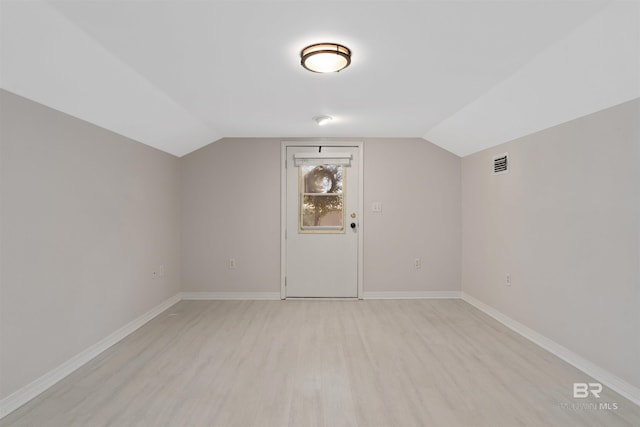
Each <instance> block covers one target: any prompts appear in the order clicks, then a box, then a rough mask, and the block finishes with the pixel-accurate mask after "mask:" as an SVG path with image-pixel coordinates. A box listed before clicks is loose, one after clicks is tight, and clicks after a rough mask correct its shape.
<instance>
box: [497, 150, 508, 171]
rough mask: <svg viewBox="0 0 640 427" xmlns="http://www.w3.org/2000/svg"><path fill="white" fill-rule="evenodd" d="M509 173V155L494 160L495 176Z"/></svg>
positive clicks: (505, 154)
mask: <svg viewBox="0 0 640 427" xmlns="http://www.w3.org/2000/svg"><path fill="white" fill-rule="evenodd" d="M507 172H509V153H504V154H501V155H499V156H495V157H494V158H493V174H494V175H497V174H500V173H507Z"/></svg>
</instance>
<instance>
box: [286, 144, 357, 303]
mask: <svg viewBox="0 0 640 427" xmlns="http://www.w3.org/2000/svg"><path fill="white" fill-rule="evenodd" d="M320 145H321V146H323V147H354V148H357V149H358V162H359V163H358V200H357V206H358V218H359V220H358V257H357V258H358V299H362V297H363V288H364V286H363V283H364V282H363V273H364V267H363V265H364V257H363V248H364V244H363V243H364V233H363V230H364V143H363V142H362V141H327V140H318V141H281V144H280V299H286V298H287V288H286V285H285V277H286V274H287V239H286V231H287V168H285V164H286V161H287V148H289V147H318V146H320Z"/></svg>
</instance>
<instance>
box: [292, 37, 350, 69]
mask: <svg viewBox="0 0 640 427" xmlns="http://www.w3.org/2000/svg"><path fill="white" fill-rule="evenodd" d="M300 64H301V65H302V66H303V67H304V68H306V69H307V70H309V71H312V72H314V73H336V72H338V71H340V70H344V69H345V68H347V67H348V66H349V64H351V51H350V50H349V48H347V47H345V46H342V45H341V44H336V43H317V44H312V45H310V46H307V47H305V48H304V49H302V51H301V52H300Z"/></svg>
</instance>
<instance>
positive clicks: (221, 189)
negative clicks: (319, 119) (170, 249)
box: [181, 139, 461, 292]
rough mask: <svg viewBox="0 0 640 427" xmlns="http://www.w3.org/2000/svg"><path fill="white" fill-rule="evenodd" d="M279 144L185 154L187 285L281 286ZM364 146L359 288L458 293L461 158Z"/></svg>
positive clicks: (400, 143) (235, 144) (378, 143)
mask: <svg viewBox="0 0 640 427" xmlns="http://www.w3.org/2000/svg"><path fill="white" fill-rule="evenodd" d="M325 141H326V140H325ZM280 144H281V143H280V140H279V139H278V140H276V139H223V140H221V141H218V142H216V143H215V144H211V145H209V146H207V147H204V148H202V149H200V150H198V151H196V152H194V153H191V154H189V155H187V156H185V157H183V158H182V159H181V160H182V284H183V290H184V291H206V292H238V291H242V292H279V291H280ZM364 147H365V148H364V150H365V155H364V159H365V160H364V200H365V220H364V229H363V231H364V289H365V292H367V291H375V292H379V291H388V292H398V291H442V290H445V291H456V290H458V291H459V290H460V245H461V238H460V158H458V157H457V156H455V155H453V154H451V153H448V152H446V151H445V150H442V149H440V148H438V147H436V146H435V145H433V144H431V143H428V142H426V141H424V140H421V139H364ZM374 201H378V202H382V204H383V212H382V213H381V214H374V213H372V212H371V203H372V202H374ZM229 258H235V259H236V262H237V268H236V269H235V270H230V269H228V268H227V262H228V259H229ZM415 258H421V259H422V268H421V269H420V270H416V269H415V268H414V265H413V260H414V259H415Z"/></svg>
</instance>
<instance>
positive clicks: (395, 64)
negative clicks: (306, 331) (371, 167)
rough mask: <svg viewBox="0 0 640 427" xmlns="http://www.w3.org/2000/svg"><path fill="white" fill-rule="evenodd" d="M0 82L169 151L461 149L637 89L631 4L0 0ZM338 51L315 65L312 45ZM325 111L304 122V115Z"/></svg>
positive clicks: (637, 48) (636, 18)
mask: <svg viewBox="0 0 640 427" xmlns="http://www.w3.org/2000/svg"><path fill="white" fill-rule="evenodd" d="M0 12H1V25H2V29H1V31H2V32H1V37H2V39H1V46H0V47H1V50H2V52H1V60H2V63H1V74H0V78H1V80H0V85H1V87H2V88H3V89H6V90H8V91H10V92H13V93H16V94H18V95H21V96H24V97H26V98H29V99H32V100H34V101H36V102H39V103H42V104H44V105H47V106H50V107H52V108H55V109H57V110H60V111H63V112H65V113H68V114H70V115H73V116H76V117H78V118H80V119H83V120H86V121H89V122H91V123H94V124H96V125H98V126H102V127H104V128H106V129H109V130H112V131H114V132H117V133H120V134H122V135H125V136H127V137H130V138H133V139H135V140H138V141H140V142H142V143H144V144H148V145H150V146H153V147H156V148H158V149H160V150H164V151H166V152H169V153H172V154H175V155H177V156H182V155H184V154H186V153H189V152H191V151H193V150H195V149H198V148H199V147H202V146H204V145H207V144H209V143H211V142H213V141H215V140H217V139H219V138H222V137H289V138H291V137H315V138H322V137H422V138H425V139H427V140H429V141H431V142H433V143H435V144H437V145H439V146H441V147H443V148H445V149H447V150H449V151H451V152H453V153H455V154H457V155H460V156H464V155H467V154H470V153H473V152H476V151H479V150H482V149H484V148H487V147H491V146H494V145H497V144H500V143H503V142H506V141H509V140H512V139H514V138H517V137H520V136H524V135H527V134H530V133H532V132H535V131H538V130H541V129H545V128H548V127H550V126H553V125H556V124H559V123H563V122H566V121H568V120H572V119H574V118H577V117H580V116H584V115H586V114H589V113H592V112H596V111H599V110H602V109H604V108H607V107H610V106H613V105H616V104H619V103H621V102H625V101H628V100H631V99H634V98H637V97H640V77H639V76H640V4H639V3H638V2H635V1H580V0H572V1H538V0H535V1H533V0H529V1H527V0H523V1H517V0H510V1H485V0H476V1H419V0H415V1H365V0H360V1H348V2H345V1H320V0H308V1H276V0H260V1H180V0H174V1H153V0H137V1H106V0H103V1H100V0H97V1H85V2H81V1H49V2H40V1H12V0H8V1H7V0H2V3H1V9H0ZM327 41H328V42H338V43H342V44H344V45H346V46H348V47H349V48H350V49H351V50H352V51H353V60H352V64H351V66H350V67H349V68H347V69H346V70H344V71H342V72H340V73H335V74H323V75H321V74H313V73H310V72H308V71H306V70H304V69H303V68H302V67H301V66H300V64H299V60H300V58H299V52H300V50H301V49H302V48H303V47H304V46H306V45H308V44H311V43H314V42H327ZM320 114H327V115H331V116H333V117H334V118H335V120H334V121H333V122H332V123H331V124H329V125H326V126H322V127H319V126H317V125H316V123H315V122H313V121H312V117H313V116H316V115H320Z"/></svg>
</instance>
